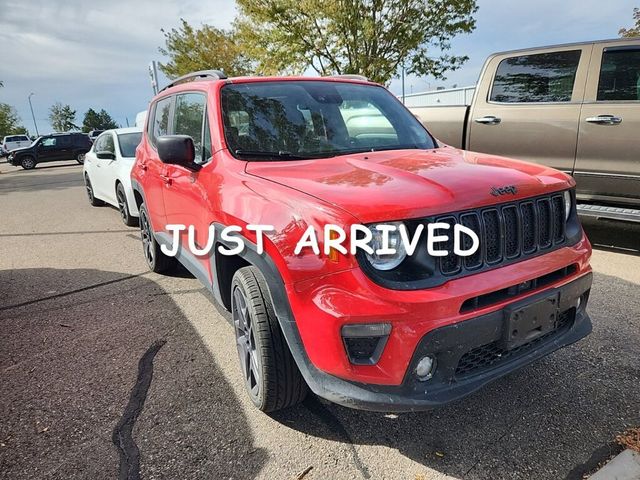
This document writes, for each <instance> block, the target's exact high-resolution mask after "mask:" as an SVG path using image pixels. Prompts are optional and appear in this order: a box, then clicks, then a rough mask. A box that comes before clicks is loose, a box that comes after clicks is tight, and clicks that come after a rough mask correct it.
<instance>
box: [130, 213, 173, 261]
mask: <svg viewBox="0 0 640 480" xmlns="http://www.w3.org/2000/svg"><path fill="white" fill-rule="evenodd" d="M139 211H140V217H139V218H140V237H141V239H142V251H143V253H144V258H145V260H146V261H147V265H148V266H149V270H151V271H152V272H155V273H166V272H169V271H171V270H173V269H175V267H176V265H177V260H176V259H175V258H174V257H168V256H167V255H165V254H164V253H162V250H161V249H160V245H159V244H158V242H156V239H155V237H154V235H153V229H152V228H151V221H150V220H149V213H148V212H147V207H146V205H145V204H144V203H143V204H142V205H140V208H139Z"/></svg>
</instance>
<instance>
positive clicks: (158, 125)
mask: <svg viewBox="0 0 640 480" xmlns="http://www.w3.org/2000/svg"><path fill="white" fill-rule="evenodd" d="M171 100H172V97H167V98H163V99H162V100H159V101H158V102H157V103H156V106H155V111H154V114H153V122H152V123H151V125H150V127H151V129H150V130H151V132H150V133H151V139H152V143H153V144H154V145H155V143H156V139H157V138H158V137H162V136H164V135H168V134H169V114H170V113H171Z"/></svg>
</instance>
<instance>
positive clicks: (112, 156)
mask: <svg viewBox="0 0 640 480" xmlns="http://www.w3.org/2000/svg"><path fill="white" fill-rule="evenodd" d="M96 157H98V158H100V159H102V160H115V159H116V154H115V153H113V152H108V151H102V152H96Z"/></svg>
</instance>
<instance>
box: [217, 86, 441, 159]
mask: <svg viewBox="0 0 640 480" xmlns="http://www.w3.org/2000/svg"><path fill="white" fill-rule="evenodd" d="M221 95H222V113H223V123H224V132H225V139H226V141H227V145H228V146H229V149H230V150H231V152H232V153H233V154H234V155H236V156H237V157H241V158H247V157H255V158H258V159H261V160H262V159H271V158H273V159H304V158H322V157H329V156H335V155H341V154H345V153H355V152H367V151H375V150H395V149H407V148H410V149H429V148H435V146H436V145H435V142H434V141H433V139H432V138H431V136H430V135H429V134H428V133H427V131H426V130H425V129H424V127H423V126H422V124H420V122H419V121H418V120H417V119H416V118H415V117H414V116H413V115H412V114H411V113H409V112H408V111H407V110H406V109H405V108H404V107H403V106H402V105H401V104H400V103H399V102H398V101H397V100H396V99H395V98H394V97H393V95H391V93H389V92H388V91H387V90H386V89H384V88H381V87H377V86H373V85H362V84H353V83H340V82H327V81H285V82H256V83H240V84H231V85H226V86H224V87H223V89H222V94H221Z"/></svg>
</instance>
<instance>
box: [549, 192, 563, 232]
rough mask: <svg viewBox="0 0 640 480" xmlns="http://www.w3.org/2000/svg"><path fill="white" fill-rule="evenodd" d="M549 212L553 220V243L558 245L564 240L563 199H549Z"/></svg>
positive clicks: (557, 197)
mask: <svg viewBox="0 0 640 480" xmlns="http://www.w3.org/2000/svg"><path fill="white" fill-rule="evenodd" d="M551 210H552V218H553V243H560V242H562V241H563V240H564V215H565V213H564V199H563V198H562V196H561V195H556V196H555V197H553V198H552V199H551Z"/></svg>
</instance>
